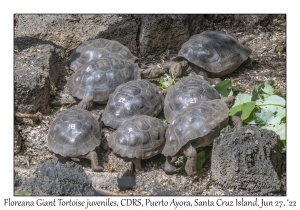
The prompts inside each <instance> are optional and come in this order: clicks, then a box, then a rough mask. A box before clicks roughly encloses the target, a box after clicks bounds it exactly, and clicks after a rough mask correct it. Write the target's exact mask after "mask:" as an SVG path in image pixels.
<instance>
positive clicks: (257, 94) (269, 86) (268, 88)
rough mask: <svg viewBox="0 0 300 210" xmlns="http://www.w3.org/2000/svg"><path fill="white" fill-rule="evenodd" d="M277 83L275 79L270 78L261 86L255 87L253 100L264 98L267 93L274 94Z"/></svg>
mask: <svg viewBox="0 0 300 210" xmlns="http://www.w3.org/2000/svg"><path fill="white" fill-rule="evenodd" d="M276 85H277V83H276V82H275V81H271V80H268V81H265V82H264V83H263V84H261V85H260V86H258V87H256V88H254V90H253V92H252V101H256V100H258V99H263V98H264V97H265V96H267V95H273V94H274V93H273V91H274V88H275V87H276Z"/></svg>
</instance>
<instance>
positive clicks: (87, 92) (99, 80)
mask: <svg viewBox="0 0 300 210" xmlns="http://www.w3.org/2000/svg"><path fill="white" fill-rule="evenodd" d="M136 71H138V66H137V64H135V63H131V62H129V61H126V60H122V59H119V58H110V57H106V58H99V59H98V60H96V61H92V62H90V63H88V64H87V65H85V66H82V67H81V68H80V69H78V71H76V72H75V73H74V74H72V75H71V77H70V78H69V81H68V84H67V85H68V87H69V90H70V92H71V94H72V96H74V97H77V98H78V99H82V98H84V97H85V96H93V101H95V102H99V103H101V102H104V103H105V102H107V100H108V97H109V95H110V94H111V93H112V92H114V90H115V89H116V87H117V86H119V85H121V84H123V83H126V82H128V81H130V80H133V79H134V75H135V72H136Z"/></svg>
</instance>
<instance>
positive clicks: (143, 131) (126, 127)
mask: <svg viewBox="0 0 300 210" xmlns="http://www.w3.org/2000/svg"><path fill="white" fill-rule="evenodd" d="M166 128H167V125H165V124H164V123H163V122H162V121H161V120H160V119H158V118H155V117H150V116H147V115H138V116H133V117H131V118H129V119H127V120H126V121H124V122H123V123H122V124H121V125H120V126H119V128H118V129H117V130H116V131H114V132H113V133H112V134H111V135H109V136H108V138H107V143H108V146H109V147H110V148H112V150H113V152H114V153H115V154H116V155H117V156H119V157H122V158H124V159H129V160H130V161H131V162H132V163H133V164H134V165H132V166H135V168H137V169H139V170H140V169H141V160H144V159H149V158H151V157H153V156H155V155H157V154H160V153H161V151H162V149H163V147H164V145H165V131H166ZM131 171H132V172H134V168H133V169H132V170H131Z"/></svg>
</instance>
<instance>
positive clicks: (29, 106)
mask: <svg viewBox="0 0 300 210" xmlns="http://www.w3.org/2000/svg"><path fill="white" fill-rule="evenodd" d="M15 41H16V40H15ZM20 46H24V45H18V43H15V54H14V109H15V110H16V111H19V112H25V113H34V112H36V111H38V110H39V111H44V110H46V109H47V107H48V101H49V98H50V95H51V94H54V93H55V89H56V88H55V86H56V83H57V80H58V77H59V76H62V75H64V74H65V65H64V62H65V61H64V58H65V54H64V51H63V50H62V49H60V48H57V47H55V46H53V45H50V44H37V45H35V46H27V47H28V48H25V49H23V50H21V48H19V47H20Z"/></svg>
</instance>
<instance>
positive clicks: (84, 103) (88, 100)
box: [77, 96, 93, 110]
mask: <svg viewBox="0 0 300 210" xmlns="http://www.w3.org/2000/svg"><path fill="white" fill-rule="evenodd" d="M92 106H93V96H86V97H84V98H83V99H82V100H81V101H80V103H79V104H78V105H77V107H79V108H80V109H86V110H89V109H91V108H92Z"/></svg>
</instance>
